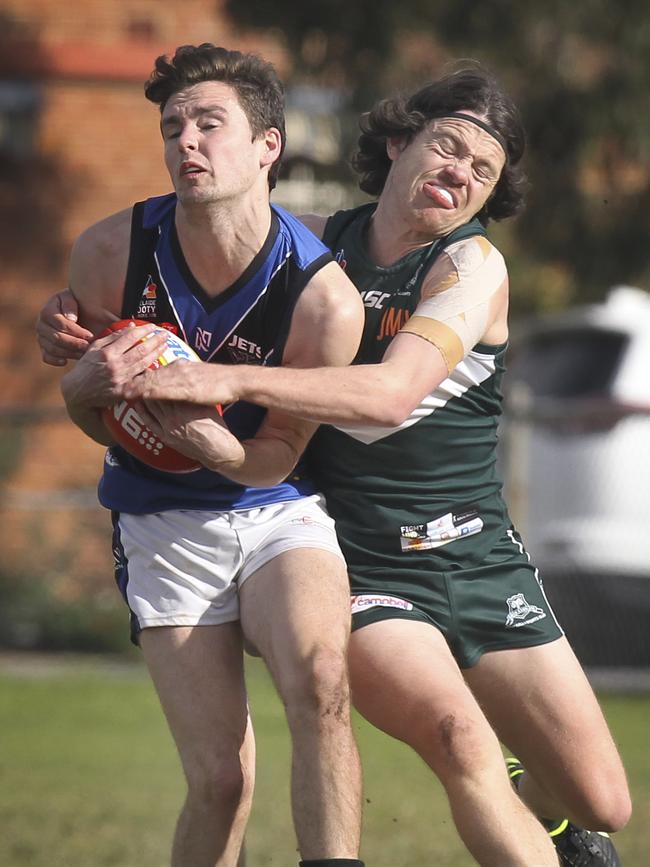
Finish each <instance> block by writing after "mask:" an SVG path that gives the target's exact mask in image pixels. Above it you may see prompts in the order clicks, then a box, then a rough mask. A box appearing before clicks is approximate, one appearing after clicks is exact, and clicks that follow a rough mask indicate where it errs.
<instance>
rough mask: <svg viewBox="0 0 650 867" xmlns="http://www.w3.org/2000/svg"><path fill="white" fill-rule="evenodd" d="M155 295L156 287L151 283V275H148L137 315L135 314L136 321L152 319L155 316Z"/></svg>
mask: <svg viewBox="0 0 650 867" xmlns="http://www.w3.org/2000/svg"><path fill="white" fill-rule="evenodd" d="M157 295H158V287H157V286H156V284H155V283H154V282H153V277H152V276H151V274H149V277H148V278H147V282H146V284H145V287H144V290H143V292H142V296H141V298H140V303H139V305H138V310H137V313H136V314H135V318H136V319H152V318H153V317H154V316H155V315H156V301H157Z"/></svg>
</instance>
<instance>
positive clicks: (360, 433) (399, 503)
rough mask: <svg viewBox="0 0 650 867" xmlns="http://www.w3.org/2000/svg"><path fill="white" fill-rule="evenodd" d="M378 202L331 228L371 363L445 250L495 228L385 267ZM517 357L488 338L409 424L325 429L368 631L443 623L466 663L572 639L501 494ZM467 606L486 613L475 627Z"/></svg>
mask: <svg viewBox="0 0 650 867" xmlns="http://www.w3.org/2000/svg"><path fill="white" fill-rule="evenodd" d="M375 207H376V205H374V204H370V205H363V206H361V207H360V208H356V209H354V210H352V211H343V212H339V213H337V214H335V215H334V216H333V217H331V218H330V220H329V221H328V223H327V226H326V229H325V234H324V237H323V240H324V241H325V243H326V244H327V246H329V247H330V249H331V250H332V252H333V253H334V254H335V257H336V259H337V261H338V262H339V264H340V265H341V267H343V268H344V269H345V271H346V274H347V275H348V277H349V278H350V279H351V280H352V282H353V283H354V284H355V285H356V286H357V288H358V290H359V292H360V293H361V296H362V298H363V300H364V304H365V316H366V318H365V327H364V333H363V338H362V342H361V346H360V349H359V352H358V354H357V357H356V359H355V363H357V364H371V363H375V362H380V361H381V359H382V358H383V356H384V353H385V351H386V349H387V347H388V345H389V343H390V341H391V340H392V338H393V337H394V336H395V334H396V333H397V332H398V331H399V330H400V328H402V327H403V325H404V324H405V323H406V321H407V320H408V319H409V318H410V316H411V315H412V314H413V313H414V312H415V309H416V307H417V305H418V303H419V300H420V292H421V287H422V283H423V281H424V278H425V277H426V274H427V272H428V270H429V268H430V267H431V265H432V264H433V262H434V261H435V260H436V258H437V257H438V256H439V255H440V253H441V252H442V251H443V250H444V249H445V248H446V247H447V246H449V245H450V244H453V243H455V242H456V241H460V240H462V239H464V238H468V237H471V236H475V235H483V236H484V235H485V234H486V233H485V229H484V228H483V226H482V225H481V224H480V223H479V222H478V220H473V221H471V222H470V223H468V224H466V225H465V226H462V227H460V228H459V229H457V230H456V231H454V232H452V233H451V234H450V235H448V236H446V237H445V238H442V239H439V240H437V241H436V242H434V243H432V244H431V245H429V246H426V247H424V248H420V249H418V250H415V251H412V252H410V253H408V254H407V255H406V256H404V257H403V258H402V259H400V260H399V261H398V262H396V263H395V264H394V265H391V266H390V267H386V268H383V267H379V266H377V265H375V264H374V263H373V262H372V261H371V260H370V259H369V258H368V255H367V253H366V244H365V238H366V232H367V228H368V224H369V221H370V219H371V216H372V213H373V211H374V209H375ZM505 353H506V345H505V344H503V345H500V346H488V345H484V344H481V343H479V344H477V345H476V346H475V347H474V348H473V349H472V350H471V351H470V352H469V353H468V354H467V355H466V357H465V358H464V359H463V360H462V361H461V362H460V364H458V365H457V367H456V368H455V369H454V370H453V371H452V372H451V373H450V374H449V376H448V377H447V379H446V380H445V381H444V382H443V383H441V384H440V385H439V386H438V387H437V388H436V389H434V391H433V392H432V393H431V394H429V395H427V396H426V397H425V398H424V399H423V400H422V401H421V403H420V405H419V406H418V407H417V408H416V409H415V410H414V412H413V413H412V414H411V416H410V417H409V418H408V419H407V420H406V421H405V422H404V423H402V424H401V425H399V427H395V428H379V427H371V426H356V427H355V426H346V427H340V426H337V427H334V426H330V425H323V426H322V427H321V428H320V429H319V431H318V433H317V434H316V436H315V438H314V440H313V441H312V444H311V446H310V448H309V453H308V458H309V467H310V471H311V472H312V473H313V476H314V477H315V481H316V484H317V486H318V488H319V490H321V491H322V492H323V493H324V494H325V497H326V499H327V506H328V509H329V512H330V514H331V515H332V517H333V518H334V520H335V521H336V527H337V532H338V535H339V541H340V543H341V546H342V549H343V553H344V555H345V557H346V560H347V563H348V568H349V572H350V580H351V585H352V592H353V595H354V598H353V614H354V625H355V627H358V626H362V625H365V624H366V623H369V622H374V621H375V620H379V619H385V618H388V617H407V618H412V619H419V620H427V621H429V622H433V623H434V624H435V625H436V626H437V627H438V628H440V629H442V631H443V632H444V633H445V634H446V635H447V638H448V640H449V642H450V645H451V646H452V649H454V651H455V652H456V653H457V656H458V658H459V662H460V663H461V664H463V665H471V664H473V663H474V662H476V661H477V660H478V658H479V657H480V655H481V654H482V653H483V652H485V650H487V649H496V648H497V647H499V648H500V647H511V646H529V645H530V644H539V643H543V642H544V641H550V640H553V639H554V638H556V637H558V636H559V635H560V634H561V631H560V630H559V628H558V627H557V624H556V622H555V618H554V617H553V615H552V612H551V610H550V607H549V605H548V602H547V600H546V599H545V597H544V595H543V591H542V588H541V582H540V581H539V579H538V575H537V572H536V570H535V569H534V568H533V567H532V566H531V565H530V562H529V558H528V555H527V554H526V553H525V551H524V549H523V545H522V544H521V540H520V539H519V537H518V536H517V535H516V533H515V531H514V529H513V528H512V525H511V522H510V519H509V517H508V512H507V508H506V505H505V503H504V501H503V498H502V495H501V487H502V486H501V481H500V479H499V476H498V474H497V469H496V445H497V426H498V421H499V416H500V413H501V379H502V376H503V373H504V370H505ZM495 563H496V564H501V565H500V566H499V568H498V570H497V571H498V572H499V573H501V574H502V575H504V576H505V579H504V578H503V577H502V578H497V576H496V573H495V569H494V566H495ZM486 570H488V571H489V570H491V574H492V575H493V576H494V577H493V579H492V581H491V583H490V585H489V588H488V590H489V592H488V594H487V595H488V596H490V601H489V603H486V602H485V601H484V600H483V599H482V598H479V597H478V596H477V595H476V593H474V592H473V591H472V601H471V602H461V598H460V597H459V593H460V592H462V593H465V591H464V590H462V589H461V588H462V585H463V583H466V584H467V583H468V582H469V584H468V586H469V587H471V588H477V587H478V584H477V580H476V574H475V573H477V574H478V575H479V576H484V575H485V574H486ZM481 580H484V579H481ZM504 580H505V581H506V583H505V584H504ZM474 597H476V598H474ZM515 597H516V598H515ZM519 597H521V598H519ZM461 605H462V607H463V609H464V611H465V613H466V614H468V615H470V616H471V619H472V621H473V622H474V625H473V626H472V627H471V629H469V630H468V629H467V628H466V627H465V626H464V625H463V624H462V623H461V620H462V619H464V615H463V612H458V611H457V609H458V608H459V607H460V606H461ZM468 606H471V609H472V610H471V612H470V611H469V610H466V609H467V607H468ZM487 622H489V625H487ZM507 624H510V625H507ZM495 631H496V634H495ZM460 633H465V635H463V634H460ZM468 633H470V634H468Z"/></svg>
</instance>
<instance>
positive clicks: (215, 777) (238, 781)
mask: <svg viewBox="0 0 650 867" xmlns="http://www.w3.org/2000/svg"><path fill="white" fill-rule="evenodd" d="M185 778H186V781H187V790H188V801H189V802H190V803H191V804H192V805H194V806H195V807H198V808H200V809H202V810H209V811H210V812H213V811H215V810H218V811H220V812H231V811H234V810H236V809H237V807H238V805H239V804H240V803H242V802H243V801H245V800H246V799H247V798H248V797H249V795H250V793H251V792H252V786H253V780H252V775H251V774H250V773H249V772H248V771H247V770H246V768H245V767H244V766H243V765H242V763H241V761H240V758H239V755H238V754H237V753H234V754H232V755H223V754H220V755H212V756H208V755H205V756H202V757H197V759H196V760H195V761H193V762H191V763H190V764H186V765H185Z"/></svg>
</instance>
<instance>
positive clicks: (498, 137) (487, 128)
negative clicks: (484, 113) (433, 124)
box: [431, 111, 508, 159]
mask: <svg viewBox="0 0 650 867" xmlns="http://www.w3.org/2000/svg"><path fill="white" fill-rule="evenodd" d="M448 117H455V118H458V120H467V121H469V122H470V123H473V124H474V125H475V126H480V127H481V129H483V130H485V132H486V133H488V135H491V136H492V138H493V139H495V141H497V142H499V144H500V145H501V148H502V150H503V152H504V154H505V155H506V159H508V146H507V144H506V140H505V138H504V137H503V136H502V135H501V133H500V132H498V131H497V130H496V129H495V128H494V127H493V126H490V124H489V123H486V122H485V121H484V120H481V119H480V118H478V117H474V116H473V115H471V114H464V113H463V112H462V111H445V112H442V113H441V114H434V115H433V117H432V118H431V120H444V119H445V118H448Z"/></svg>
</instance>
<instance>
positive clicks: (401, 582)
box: [339, 516, 564, 668]
mask: <svg viewBox="0 0 650 867" xmlns="http://www.w3.org/2000/svg"><path fill="white" fill-rule="evenodd" d="M470 518H471V516H470ZM466 526H468V527H470V526H471V523H470V521H468V522H467V524H466ZM401 529H402V531H404V530H407V531H409V532H411V531H412V530H413V528H401ZM477 532H478V531H477ZM405 535H406V537H405ZM416 535H417V534H416ZM346 536H347V538H346ZM409 538H410V539H413V538H415V537H414V535H413V533H411V536H410V537H408V534H405V533H404V532H403V533H402V540H401V545H399V544H396V543H395V537H394V536H393V538H391V537H390V536H389V535H384V534H372V535H370V534H359V533H354V534H346V533H345V532H340V531H339V541H340V542H341V548H342V550H343V553H344V555H345V558H346V561H347V563H348V569H349V572H350V584H351V588H352V628H353V629H360V628H362V627H363V626H367V625H368V624H370V623H376V622H377V621H379V620H388V619H391V618H400V619H406V620H418V621H420V622H424V623H430V624H431V625H432V626H434V627H436V629H439V630H440V632H442V634H443V635H444V636H445V638H446V640H447V643H448V644H449V647H450V649H451V651H452V653H453V654H454V657H455V658H456V660H457V662H458V664H459V666H460V667H461V668H470V667H471V666H473V665H475V664H476V663H477V662H478V661H479V659H480V658H481V656H482V655H483V654H484V653H487V652H488V651H491V650H507V649H509V648H517V647H534V646H537V645H541V644H547V643H548V642H551V641H555V640H556V639H558V638H560V637H561V636H562V635H563V634H564V633H563V631H562V629H561V627H560V625H559V624H558V622H557V620H556V618H555V615H554V613H553V610H552V608H551V606H550V604H549V601H548V599H547V598H546V595H545V593H544V588H543V586H542V581H541V579H540V577H539V573H538V571H537V569H536V568H535V567H534V566H533V565H532V563H531V562H530V557H529V556H528V554H527V552H526V550H525V549H524V546H523V543H522V541H521V538H520V536H519V535H518V533H517V532H516V531H515V529H514V528H513V527H512V526H509V527H508V526H505V527H502V529H501V530H500V531H496V530H493V531H492V532H490V533H486V532H478V535H477V536H474V537H473V534H472V532H469V533H468V535H467V536H466V537H457V538H453V540H452V541H449V542H448V543H447V542H444V543H441V544H440V547H431V548H428V549H427V548H426V547H425V548H424V549H422V548H421V547H419V546H421V545H423V544H427V543H423V541H422V540H423V535H422V533H420V537H419V541H418V540H417V539H415V541H413V542H411V541H409ZM427 538H428V539H429V540H430V539H431V535H430V531H429V536H428V537H427ZM443 544H444V547H443Z"/></svg>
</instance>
